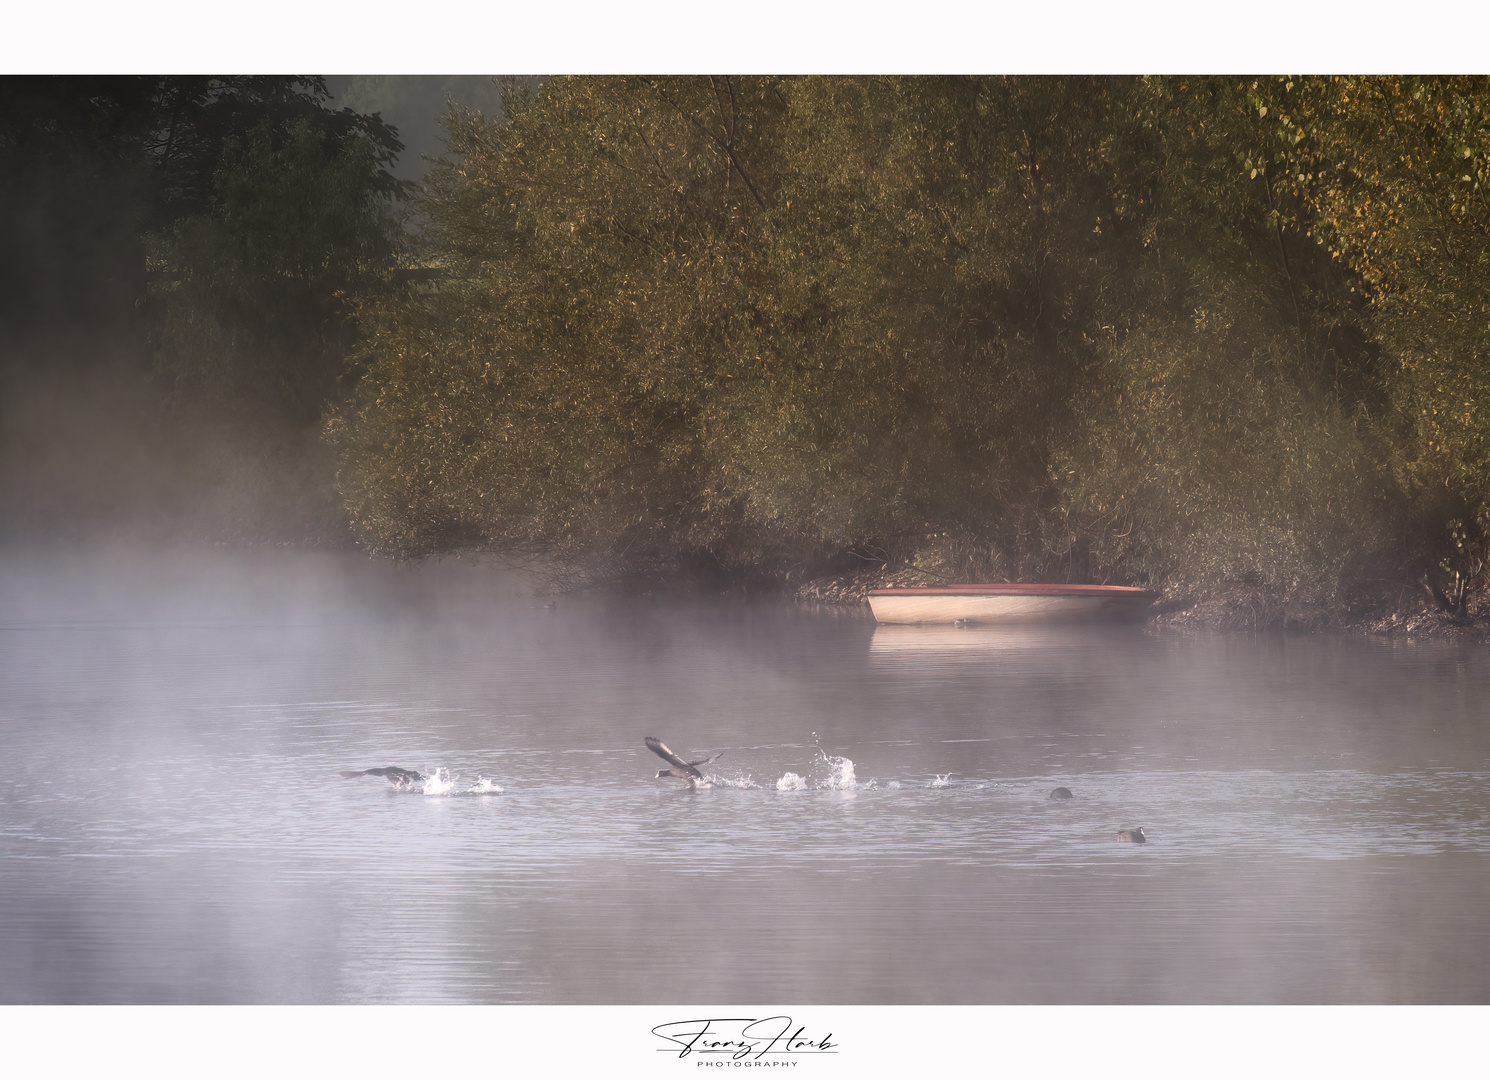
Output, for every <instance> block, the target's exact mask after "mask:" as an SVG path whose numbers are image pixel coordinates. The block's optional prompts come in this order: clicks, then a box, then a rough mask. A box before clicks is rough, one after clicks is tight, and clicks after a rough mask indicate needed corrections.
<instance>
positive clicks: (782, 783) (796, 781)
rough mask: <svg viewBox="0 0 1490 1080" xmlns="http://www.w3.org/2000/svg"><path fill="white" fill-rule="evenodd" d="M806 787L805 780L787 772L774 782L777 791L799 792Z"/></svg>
mask: <svg viewBox="0 0 1490 1080" xmlns="http://www.w3.org/2000/svg"><path fill="white" fill-rule="evenodd" d="M806 787H807V778H806V777H803V776H798V775H797V774H796V773H794V772H789V773H787V774H786V775H785V776H783V777H782V778H781V779H780V780H778V781H776V790H777V791H801V790H803V789H804V788H806Z"/></svg>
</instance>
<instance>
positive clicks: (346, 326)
mask: <svg viewBox="0 0 1490 1080" xmlns="http://www.w3.org/2000/svg"><path fill="white" fill-rule="evenodd" d="M381 180H382V177H381V174H380V160H379V148H378V147H377V145H376V144H375V143H374V142H373V141H372V140H371V139H370V138H369V137H368V136H367V135H366V134H365V133H364V132H361V131H358V130H355V129H353V130H349V131H342V132H337V131H334V130H331V131H328V130H327V129H326V125H324V124H316V123H313V122H312V121H311V120H310V119H308V118H297V119H295V120H292V121H291V122H290V123H289V124H288V125H286V126H284V127H282V128H280V127H276V126H275V125H274V124H272V123H270V122H268V121H263V122H260V123H259V124H258V125H256V126H255V127H253V128H252V129H250V130H249V131H247V132H245V133H243V135H242V136H241V137H234V138H231V139H229V140H228V142H227V143H226V145H225V146H224V147H223V148H222V154H221V157H220V161H219V164H218V167H217V171H216V173H215V174H214V176H213V186H212V193H211V194H212V199H211V205H210V209H209V210H208V211H206V212H202V213H197V214H193V215H191V216H189V217H187V218H185V219H183V220H181V221H180V222H178V223H177V224H176V225H175V226H174V228H172V229H171V230H170V232H169V233H168V234H166V235H165V236H163V237H162V238H161V239H160V242H159V243H158V245H157V248H156V258H157V260H158V262H159V265H161V266H162V267H163V268H165V271H164V276H165V277H166V278H167V279H168V280H166V281H164V282H162V284H161V285H160V286H158V287H157V289H156V290H155V296H154V304H155V307H156V310H157V311H158V330H157V342H158V353H157V356H158V365H159V367H160V370H161V371H162V372H163V373H164V374H165V375H167V377H168V378H169V379H170V381H171V383H172V385H173V386H174V387H175V388H176V390H177V392H178V393H179V394H184V395H187V396H191V397H195V398H207V399H212V400H216V401H218V402H233V403H234V404H235V407H238V408H242V407H244V406H245V405H248V404H254V405H257V406H258V407H260V408H261V409H267V410H269V411H271V412H273V413H275V414H278V415H280V416H283V417H285V418H287V419H290V420H292V421H297V422H300V423H304V422H307V421H315V420H317V419H319V416H320V410H321V408H322V407H323V405H324V404H325V403H326V402H328V401H330V400H332V399H333V397H335V396H336V393H337V386H338V380H339V379H340V377H341V376H342V374H343V372H344V369H345V365H346V355H347V352H348V347H349V345H350V343H351V340H352V338H353V329H354V327H353V322H352V318H351V315H352V310H351V303H350V301H349V295H350V294H351V293H352V292H353V291H358V292H361V293H364V294H366V293H369V292H370V291H372V290H374V289H375V288H376V287H377V285H378V284H379V283H380V282H381V281H383V280H384V279H386V276H387V273H388V271H389V269H391V267H392V265H393V261H394V258H395V255H396V254H397V245H396V238H397V235H398V225H397V221H396V220H395V218H394V216H393V209H392V205H391V203H390V200H389V198H388V197H387V192H386V191H385V190H384V185H383V184H382V183H381V182H380V181H381Z"/></svg>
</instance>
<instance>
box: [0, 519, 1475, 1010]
mask: <svg viewBox="0 0 1490 1080" xmlns="http://www.w3.org/2000/svg"><path fill="white" fill-rule="evenodd" d="M547 599H548V598H547V597H543V596H540V595H535V594H534V593H533V591H532V589H531V587H530V585H529V584H528V583H527V582H525V581H524V580H523V579H521V578H519V577H517V576H515V575H512V574H510V573H504V572H502V571H501V570H499V569H497V568H495V567H493V566H491V565H489V564H484V563H480V562H472V561H469V560H446V561H443V562H432V563H427V564H423V565H418V566H404V567H396V566H391V565H387V564H382V563H377V562H373V561H370V560H368V559H366V558H363V557H361V556H358V555H356V554H351V553H345V552H340V553H338V552H305V551H299V552H296V551H288V550H278V549H264V550H259V551H247V552H245V551H235V550H232V549H226V548H222V549H208V550H195V549H181V550H176V551H169V552H167V551H160V550H156V551H154V552H151V553H149V554H141V553H139V552H133V551H127V550H112V551H110V550H92V551H83V550H62V551H50V552H45V551H43V552H38V551H35V550H26V551H22V550H18V549H14V548H13V549H11V550H9V551H8V552H7V553H5V554H4V556H3V559H0V744H3V745H4V746H5V748H6V764H7V767H8V783H6V784H5V785H3V786H0V1002H3V1003H5V1004H18V1003H78V1002H86V1003H177V1002H181V1003H185V1002H201V1003H208V1002H214V1003H215V1002H222V1003H378V1002H383V1003H414V1002H432V1003H443V1002H473V1003H560V1004H564V1003H616V1004H648V1003H660V1002H667V1003H675V1004H676V1003H706V1002H716V1003H717V1002H727V1001H737V1002H738V1001H768V1002H773V1003H780V1004H783V1005H790V1004H806V1003H814V1002H818V1003H825V1004H1003V1003H1052V1004H1059V1003H1098V1004H1105V1003H1171V1002H1174V1003H1189V1002H1214V1003H1316V1002H1318V1003H1326V1002H1328V1003H1334V1002H1341V1003H1409V1002H1422V1003H1446V1002H1459V1003H1485V1002H1487V1001H1490V938H1487V936H1486V935H1485V934H1484V916H1483V908H1484V900H1485V897H1486V895H1487V886H1490V796H1487V793H1486V780H1487V777H1490V724H1487V715H1486V707H1485V704H1484V703H1485V701H1486V700H1487V696H1486V689H1487V683H1490V662H1487V659H1486V657H1485V655H1484V652H1483V649H1481V648H1479V647H1474V646H1466V645H1459V644H1444V643H1436V644H1421V645H1410V644H1395V645H1394V644H1388V643H1382V642H1368V641H1360V640H1347V639H1340V638H1334V637H1329V636H1318V637H1286V638H1285V637H1253V636H1251V635H1224V634H1217V635H1201V636H1174V635H1164V634H1156V633H1153V632H1150V631H1148V630H1146V629H1144V628H1088V629H1081V628H1074V629H1067V630H1062V631H1060V632H1052V631H1038V630H1028V629H1024V630H1021V629H1017V628H1008V629H1001V630H997V631H995V630H992V629H983V630H980V629H953V628H930V627H879V628H877V627H875V626H874V624H872V623H871V622H868V621H867V620H865V619H862V618H856V617H845V616H843V615H834V614H831V613H827V612H818V611H809V610H803V609H799V608H794V607H791V606H787V605H782V604H775V603H758V604H729V603H725V602H696V603H691V604H682V605H680V604H667V603H663V602H660V601H639V602H624V601H620V600H616V599H605V598H599V597H596V598H579V599H571V598H560V600H559V602H558V604H557V607H554V608H547V607H545V606H543V605H544V604H545V603H546V602H547ZM647 735H656V736H659V737H661V738H662V739H663V740H664V741H666V742H667V743H668V744H670V745H671V746H672V747H673V748H674V749H675V750H677V751H678V752H680V753H681V754H683V755H684V756H685V757H688V758H690V759H692V758H695V757H705V756H707V755H709V754H713V753H715V752H718V751H723V756H722V757H720V759H719V760H718V761H716V762H714V764H713V765H711V766H709V767H708V770H707V771H708V772H709V773H710V774H711V775H712V778H713V783H712V784H711V785H709V786H707V787H704V788H702V789H700V790H697V791H690V790H688V789H687V788H686V787H685V786H684V785H683V784H682V783H680V782H678V781H676V780H670V779H663V780H659V779H656V778H655V773H656V771H657V769H658V768H659V766H661V764H662V763H661V762H660V761H659V760H658V759H657V758H656V757H654V756H653V755H652V754H650V753H649V752H648V751H647V750H646V748H645V747H644V746H643V745H642V739H643V737H644V736H647ZM387 765H398V766H401V767H404V768H408V769H413V770H418V771H419V772H420V773H421V774H424V775H425V776H426V777H428V778H429V779H428V780H426V781H425V782H422V783H417V784H410V785H405V786H404V787H397V786H395V785H393V784H390V783H389V782H387V781H385V780H383V779H382V778H379V777H371V776H360V777H356V778H348V777H345V776H343V775H342V774H343V772H346V771H355V770H362V769H367V768H372V767H380V766H387ZM441 770H443V771H441ZM1058 785H1059V786H1065V787H1068V788H1070V789H1071V791H1072V792H1073V794H1074V797H1073V798H1072V799H1070V800H1059V801H1057V800H1051V799H1049V798H1047V795H1048V794H1049V792H1050V790H1051V789H1052V788H1054V787H1056V786H1058ZM1140 825H1141V826H1143V827H1144V829H1145V832H1146V834H1147V837H1148V842H1147V843H1146V844H1143V845H1135V844H1127V843H1119V842H1118V841H1117V838H1116V832H1117V830H1118V829H1119V828H1124V827H1135V826H1140Z"/></svg>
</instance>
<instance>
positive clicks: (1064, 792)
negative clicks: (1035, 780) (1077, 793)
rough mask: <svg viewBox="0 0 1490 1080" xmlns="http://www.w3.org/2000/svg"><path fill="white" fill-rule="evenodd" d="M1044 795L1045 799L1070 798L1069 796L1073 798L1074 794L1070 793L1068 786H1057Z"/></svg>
mask: <svg viewBox="0 0 1490 1080" xmlns="http://www.w3.org/2000/svg"><path fill="white" fill-rule="evenodd" d="M1045 797H1046V798H1047V799H1070V798H1074V796H1073V795H1072V794H1071V789H1070V788H1068V787H1058V788H1056V789H1055V790H1054V791H1052V792H1051V793H1050V794H1049V795H1047V796H1045Z"/></svg>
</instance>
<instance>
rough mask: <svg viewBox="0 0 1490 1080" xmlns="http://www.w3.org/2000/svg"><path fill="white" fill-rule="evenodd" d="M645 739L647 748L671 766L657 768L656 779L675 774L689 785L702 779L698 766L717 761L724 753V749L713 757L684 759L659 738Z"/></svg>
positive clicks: (696, 784) (694, 784) (691, 785)
mask: <svg viewBox="0 0 1490 1080" xmlns="http://www.w3.org/2000/svg"><path fill="white" fill-rule="evenodd" d="M645 741H646V744H647V749H648V750H650V751H652V753H654V754H656V755H657V756H658V757H660V758H661V759H662V760H663V761H665V762H667V763H668V764H669V765H671V766H672V768H671V769H658V770H657V779H659V780H660V779H662V778H663V777H664V776H676V777H677V778H678V779H679V780H687V781H688V786H689V787H697V786H698V783H699V781H700V780H703V779H704V774H703V773H701V772H699V771H698V766H700V765H707V764H709V763H710V762H711V761H717V760H719V758H720V757H722V756H723V754H724V751H723V750H721V751H719V753H717V754H715V755H714V756H713V757H706V758H700V759H699V760H698V761H684V760H683V759H682V758H680V757H679V756H678V755H677V754H675V753H673V752H672V751H671V750H669V749H668V748H667V744H666V743H664V742H663V741H662V740H661V739H654V738H652V736H650V735H648V736H647V738H646V740H645Z"/></svg>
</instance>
